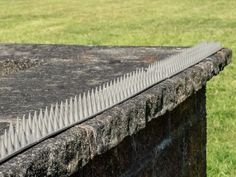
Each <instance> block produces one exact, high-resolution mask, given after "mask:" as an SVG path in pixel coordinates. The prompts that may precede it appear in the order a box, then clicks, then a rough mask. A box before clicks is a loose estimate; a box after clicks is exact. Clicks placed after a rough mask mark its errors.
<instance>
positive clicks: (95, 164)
mask: <svg viewBox="0 0 236 177" xmlns="http://www.w3.org/2000/svg"><path fill="white" fill-rule="evenodd" d="M205 103H206V98H205V87H203V88H202V89H201V90H199V91H198V92H196V93H194V94H192V95H191V96H190V97H189V98H188V99H187V100H186V101H184V102H183V103H181V104H180V105H178V106H177V107H176V108H175V109H174V110H173V111H170V112H169V111H168V112H167V113H166V114H164V115H163V116H160V117H158V119H153V120H151V121H150V122H148V123H147V125H146V127H145V128H144V129H142V130H140V131H138V132H137V133H135V134H133V135H131V136H128V137H126V138H125V139H124V140H123V141H122V142H121V143H119V144H118V145H117V146H116V147H114V148H112V149H110V150H108V151H107V152H105V153H104V154H101V155H98V156H95V157H94V158H93V159H91V160H90V161H89V162H88V164H87V165H85V166H84V167H82V168H80V169H79V171H78V172H76V173H74V175H72V176H80V177H88V176H89V177H99V176H100V177H111V176H112V177H116V176H117V177H174V176H177V177H180V176H182V177H185V176H188V177H190V176H191V177H193V176H199V177H204V176H206V109H205ZM147 111H148V110H147ZM146 114H149V113H148V112H146Z"/></svg>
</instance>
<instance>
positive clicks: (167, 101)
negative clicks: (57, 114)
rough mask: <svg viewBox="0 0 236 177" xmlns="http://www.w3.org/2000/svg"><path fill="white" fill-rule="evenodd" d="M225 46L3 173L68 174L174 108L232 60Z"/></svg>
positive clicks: (29, 154) (19, 159) (24, 157)
mask: <svg viewBox="0 0 236 177" xmlns="http://www.w3.org/2000/svg"><path fill="white" fill-rule="evenodd" d="M231 58H232V51H231V50H230V49H222V50H220V51H219V52H217V53H216V54H214V55H212V56H211V57H208V58H206V59H205V60H204V61H202V62H200V63H199V64H197V65H195V66H193V67H190V68H188V69H186V70H184V71H183V72H181V73H179V74H177V75H176V76H173V77H172V78H170V79H167V80H165V81H163V82H161V83H159V84H157V85H156V86H154V87H152V88H150V89H148V90H146V91H145V92H143V93H142V94H140V95H138V96H136V97H134V98H132V99H130V100H128V101H126V102H124V103H122V104H119V105H117V106H115V107H113V108H112V109H110V110H109V111H106V112H104V113H102V114H100V115H98V116H96V117H95V118H93V119H91V120H88V121H86V122H84V123H82V124H80V125H77V126H75V127H73V128H71V129H69V130H67V131H65V132H63V133H62V134H60V135H57V136H56V137H53V138H50V139H48V140H46V141H44V142H42V143H40V144H38V145H36V146H35V147H33V148H31V149H29V150H27V151H25V152H24V153H22V154H20V155H18V156H17V157H15V158H13V159H11V160H9V161H8V162H6V163H4V164H2V165H1V166H0V176H69V175H71V174H73V173H75V172H76V171H77V170H78V168H81V167H83V166H84V165H86V164H87V163H88V161H89V160H90V159H93V157H94V156H96V155H99V154H102V153H104V152H106V151H107V150H109V149H111V148H113V147H115V146H116V145H117V144H119V143H120V142H121V141H122V140H123V139H124V138H125V137H127V136H130V135H133V134H135V133H136V132H137V131H139V130H140V129H143V128H145V126H146V124H147V122H149V121H151V120H152V119H154V118H157V117H159V116H160V115H163V114H165V112H166V111H171V110H173V109H174V108H175V107H176V106H177V105H178V104H180V103H182V102H183V101H184V100H185V99H186V98H188V97H189V96H190V95H191V94H194V93H195V92H196V91H198V90H199V89H201V88H202V87H203V86H205V85H206V82H207V81H208V80H210V79H211V78H212V77H213V76H214V75H217V74H218V73H219V72H220V71H221V70H223V69H224V67H225V66H226V65H227V64H229V63H230V62H231Z"/></svg>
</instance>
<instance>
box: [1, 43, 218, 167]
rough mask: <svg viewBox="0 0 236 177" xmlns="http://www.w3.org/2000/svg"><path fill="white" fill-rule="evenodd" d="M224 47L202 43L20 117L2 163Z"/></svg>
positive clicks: (4, 141)
mask: <svg viewBox="0 0 236 177" xmlns="http://www.w3.org/2000/svg"><path fill="white" fill-rule="evenodd" d="M221 48H222V47H221V45H220V44H219V43H214V42H209V43H207V42H203V43H200V44H198V45H196V46H194V47H192V48H186V49H184V51H183V52H181V53H180V54H177V55H174V56H171V57H168V58H166V59H163V60H159V61H156V62H155V63H153V64H150V65H149V66H148V68H146V69H144V68H141V69H137V70H136V71H133V72H131V73H128V74H126V75H123V76H121V77H118V78H116V79H114V80H112V81H110V82H107V83H105V84H102V85H100V86H99V87H96V88H95V89H92V90H88V91H87V92H86V93H83V94H79V95H78V96H75V97H74V98H69V99H68V100H66V101H65V102H61V103H60V104H59V103H55V104H54V105H51V107H50V108H49V109H48V108H47V107H46V108H45V109H44V110H42V109H41V110H39V111H38V112H36V111H35V112H34V113H33V114H32V113H29V115H28V117H27V118H25V116H23V117H22V119H21V121H19V118H17V121H16V125H15V128H14V127H13V124H11V125H10V127H9V129H8V130H5V132H4V134H3V135H2V136H1V137H0V163H3V162H5V161H6V160H8V159H9V158H11V157H13V156H15V155H17V154H18V153H20V152H22V151H23V150H25V149H27V148H30V147H31V146H33V145H35V144H37V143H39V142H41V141H43V140H45V139H47V138H49V137H51V136H53V135H56V134H58V133H60V132H62V131H64V130H66V129H68V128H70V127H72V126H74V125H76V124H78V123H81V122H83V121H85V120H87V119H89V118H92V117H94V116H95V115H97V114H99V113H101V112H103V111H104V110H107V109H109V108H111V107H113V106H114V105H117V104H119V103H121V102H123V101H125V100H127V99H129V98H130V97H133V96H135V95H137V94H138V93H140V92H142V91H144V90H146V89H148V88H150V87H151V86H153V85H155V84H157V83H158V82H160V81H163V80H164V79H167V78H169V77H171V76H173V75H175V74H177V73H179V72H181V71H183V70H184V69H186V68H188V67H190V66H193V65H195V64H197V63H199V62H200V61H201V60H203V59H205V58H206V57H208V56H210V55H212V54H213V53H215V52H217V51H218V50H220V49H221Z"/></svg>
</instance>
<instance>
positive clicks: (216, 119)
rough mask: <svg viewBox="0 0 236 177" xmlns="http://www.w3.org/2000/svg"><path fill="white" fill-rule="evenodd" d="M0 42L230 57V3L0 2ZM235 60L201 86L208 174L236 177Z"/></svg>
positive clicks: (234, 28) (234, 33)
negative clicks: (215, 44) (187, 49)
mask: <svg viewBox="0 0 236 177" xmlns="http://www.w3.org/2000/svg"><path fill="white" fill-rule="evenodd" d="M0 9H1V10H0V42H1V43H44V44H45V43H48V44H51V43H63V44H90V45H192V44H195V43H197V42H200V41H202V40H215V41H220V42H221V43H222V44H224V45H225V46H226V47H230V48H231V49H232V50H233V52H235V53H236V1H235V0H227V1H225V0H165V1H163V0H139V1H137V0H123V1H122V0H40V1H39V0H0ZM235 69H236V66H235V61H233V63H231V65H230V66H229V67H227V68H226V69H225V71H224V72H223V73H221V74H220V75H219V76H217V77H215V78H213V79H212V80H211V81H210V82H209V83H208V85H207V111H208V130H207V131H208V132H207V133H208V148H207V155H208V156H207V173H208V176H212V177H218V176H220V177H221V176H222V177H225V176H232V177H235V176H236V119H235V118H236V70H235Z"/></svg>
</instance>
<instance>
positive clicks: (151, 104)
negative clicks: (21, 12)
mask: <svg viewBox="0 0 236 177" xmlns="http://www.w3.org/2000/svg"><path fill="white" fill-rule="evenodd" d="M9 48H10V49H11V50H9V52H6V53H7V54H6V56H7V57H11V56H15V55H14V54H11V51H18V50H20V51H21V52H18V53H17V52H15V53H17V54H18V55H17V56H20V57H22V56H23V57H24V58H26V59H27V58H29V59H30V60H37V63H38V64H37V66H35V67H34V66H32V67H31V66H30V67H29V68H28V69H27V68H26V69H25V70H23V71H18V70H17V71H14V72H12V73H11V74H9V75H7V76H6V75H5V76H4V79H1V78H0V83H2V84H1V86H0V88H3V89H0V98H4V97H6V96H7V97H8V100H5V101H3V102H2V103H0V104H2V107H4V109H3V111H2V112H0V132H1V128H2V130H4V129H5V128H7V125H5V124H8V122H9V121H14V120H15V119H14V116H15V115H21V114H23V113H24V112H27V111H29V110H32V108H33V107H35V109H38V108H39V107H40V106H42V105H43V106H47V105H50V103H51V101H53V102H56V101H57V99H58V94H59V95H61V98H60V99H63V98H64V97H65V98H66V97H68V96H73V95H74V94H77V92H81V91H83V89H88V88H89V87H94V86H96V84H100V83H102V82H104V81H106V80H110V79H112V78H114V77H117V76H119V75H122V74H124V73H125V72H129V70H133V69H135V68H136V67H140V66H146V65H147V64H148V63H150V62H153V61H154V60H156V59H163V58H164V57H166V56H168V55H171V54H174V53H178V52H180V51H181V48H177V47H176V48H175V47H173V48H168V47H167V48H165V47H164V48H162V47H100V48H99V47H81V46H44V45H43V46H17V47H15V46H4V47H3V49H4V50H6V51H7V49H9ZM28 49H30V51H31V53H30V52H28V53H27V52H26V51H27V50H28ZM50 50H52V51H50ZM0 51H1V47H0ZM45 51H46V54H45V56H44V55H43V53H44V52H45ZM53 51H57V52H53ZM73 51H74V52H73ZM76 52H77V54H76ZM71 53H73V55H71V56H70V54H71ZM48 55H50V56H48ZM76 57H77V58H76ZM1 58H2V59H4V58H5V56H1V55H0V60H1ZM13 58H14V60H17V57H13ZM71 58H72V59H71ZM230 61H231V51H230V50H229V49H222V50H221V51H219V52H217V53H216V54H214V55H212V56H210V57H208V58H207V59H205V60H203V61H202V62H200V63H199V64H197V65H195V66H193V67H190V68H188V69H186V70H184V71H183V72H181V73H179V74H177V75H175V76H173V77H171V78H169V79H167V80H165V81H163V82H161V83H159V84H157V85H155V86H153V87H152V88H150V89H148V90H146V91H144V92H143V93H141V94H139V95H137V96H135V97H133V98H130V99H129V100H127V101H125V102H123V103H121V104H119V105H116V106H115V107H113V108H111V109H109V110H107V111H105V112H103V113H101V114H99V115H97V116H96V117H94V118H92V119H90V120H88V121H86V122H83V123H81V124H79V125H76V126H74V127H72V128H70V129H68V130H66V131H64V132H63V133H61V134H59V135H56V136H54V137H51V138H49V139H47V140H45V141H43V142H41V143H39V144H37V145H35V146H34V147H32V148H30V149H28V150H26V151H24V152H23V153H21V154H19V155H17V156H15V157H14V158H11V159H10V160H8V161H7V162H5V163H3V164H1V165H0V176H55V177H56V176H84V177H85V176H86V177H90V176H91V177H93V176H94V177H95V176H96V177H97V176H104V177H106V176H107V177H108V176H111V177H113V176H114V177H116V176H117V177H128V176H130V177H131V176H132V177H134V176H140V177H142V176H147V177H152V176H153V177H155V176H167V177H168V176H183V177H184V176H191V177H192V176H201V177H202V176H205V175H206V154H205V151H206V110H205V101H206V99H205V86H206V82H207V81H208V80H209V79H211V78H212V77H213V76H214V75H217V74H218V73H219V72H220V71H221V70H223V68H224V67H225V66H226V65H227V64H228V63H229V62H230ZM81 66H82V67H81ZM85 66H86V67H85ZM78 68H79V69H78ZM99 68H102V69H103V70H100V69H99ZM94 69H97V70H96V72H97V73H93V75H92V76H91V74H86V72H87V73H90V72H92V71H93V70H94ZM15 72H17V73H15ZM75 73H76V74H75ZM94 77H95V78H96V79H94ZM26 78H27V79H26ZM35 80H37V83H35V84H38V85H36V86H37V88H34V87H35V85H32V83H34V81H35ZM13 81H14V82H13ZM49 81H50V82H49ZM85 81H86V82H85ZM95 81H96V82H95ZM65 82H66V84H65ZM49 83H50V84H49ZM52 83H53V84H52ZM81 83H83V85H82V86H81ZM91 83H92V85H91ZM45 84H46V85H45ZM47 84H48V85H47ZM27 85H30V86H31V85H32V87H27V89H26V86H27ZM10 86H11V88H10ZM13 86H15V87H13ZM6 88H8V89H6ZM14 89H15V90H14ZM34 89H35V90H34ZM36 89H37V90H36ZM9 90H10V91H9ZM16 90H17V91H18V92H16ZM55 92H56V93H57V94H54V93H55ZM14 94H16V95H18V97H20V99H19V102H17V98H18V97H17V96H16V95H14ZM22 98H23V99H24V101H25V102H20V101H21V99H22ZM9 100H10V101H9ZM12 101H15V102H16V103H18V104H14V105H13V104H12V103H13V102H12ZM20 103H21V104H20ZM12 105H13V107H14V106H15V107H14V109H13V108H12ZM14 110H17V111H15V112H14ZM1 123H2V124H1ZM0 134H1V133H0Z"/></svg>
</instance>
